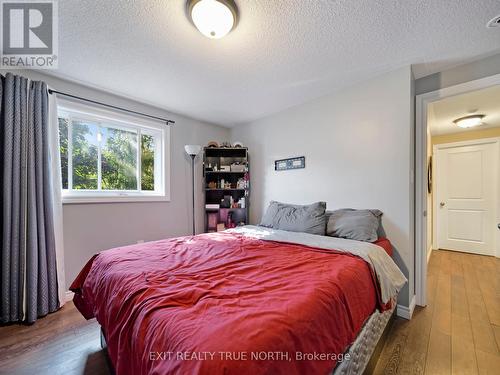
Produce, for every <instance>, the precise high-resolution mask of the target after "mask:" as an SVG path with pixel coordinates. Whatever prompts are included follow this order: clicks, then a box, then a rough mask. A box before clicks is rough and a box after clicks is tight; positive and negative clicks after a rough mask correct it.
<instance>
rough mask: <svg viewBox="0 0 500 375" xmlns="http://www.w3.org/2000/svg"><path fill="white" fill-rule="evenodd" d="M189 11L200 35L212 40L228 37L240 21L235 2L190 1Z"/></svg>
mask: <svg viewBox="0 0 500 375" xmlns="http://www.w3.org/2000/svg"><path fill="white" fill-rule="evenodd" d="M187 11H188V16H189V17H190V18H191V21H193V24H194V25H195V26H196V28H197V29H198V30H199V31H200V33H202V34H203V35H205V36H206V37H208V38H211V39H219V38H222V37H223V36H225V35H227V33H229V32H230V31H231V30H232V29H233V28H234V27H235V25H236V22H237V21H238V8H237V7H236V4H235V2H234V0H188V2H187Z"/></svg>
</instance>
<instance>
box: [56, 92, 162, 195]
mask: <svg viewBox="0 0 500 375" xmlns="http://www.w3.org/2000/svg"><path fill="white" fill-rule="evenodd" d="M58 120H59V145H60V156H61V176H62V188H63V202H64V203H82V202H110V201H111V202H114V201H136V200H168V199H169V194H168V192H169V189H168V181H169V179H168V169H167V168H168V158H167V156H168V155H167V150H166V146H167V145H168V135H169V134H168V133H169V128H168V126H165V124H163V123H157V122H154V121H149V120H144V119H142V118H138V117H135V116H128V115H124V114H123V113H121V112H118V111H108V110H103V109H101V108H97V107H92V106H87V105H82V104H79V103H73V102H66V101H62V100H60V102H59V107H58Z"/></svg>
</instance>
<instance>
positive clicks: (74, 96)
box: [49, 89, 175, 125]
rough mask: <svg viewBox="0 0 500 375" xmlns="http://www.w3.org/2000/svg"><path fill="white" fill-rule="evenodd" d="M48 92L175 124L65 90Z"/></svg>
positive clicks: (50, 90)
mask: <svg viewBox="0 0 500 375" xmlns="http://www.w3.org/2000/svg"><path fill="white" fill-rule="evenodd" d="M49 94H58V95H63V96H67V97H69V98H73V99H78V100H82V101H84V102H89V103H93V104H97V105H101V106H103V107H108V108H113V109H117V110H119V111H123V112H128V113H133V114H136V115H139V116H144V117H149V118H152V119H155V120H160V121H165V122H166V123H167V125H170V124H175V121H173V120H168V119H166V118H163V117H157V116H153V115H148V114H147V113H142V112H137V111H132V110H130V109H126V108H122V107H118V106H115V105H111V104H106V103H102V102H98V101H96V100H91V99H86V98H82V97H81V96H76V95H71V94H67V93H65V92H61V91H56V90H52V89H49Z"/></svg>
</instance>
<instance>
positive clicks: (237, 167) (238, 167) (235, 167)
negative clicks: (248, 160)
mask: <svg viewBox="0 0 500 375" xmlns="http://www.w3.org/2000/svg"><path fill="white" fill-rule="evenodd" d="M229 168H230V171H231V172H246V170H247V167H246V165H245V164H240V163H238V162H236V163H232V164H231V165H230V167H229Z"/></svg>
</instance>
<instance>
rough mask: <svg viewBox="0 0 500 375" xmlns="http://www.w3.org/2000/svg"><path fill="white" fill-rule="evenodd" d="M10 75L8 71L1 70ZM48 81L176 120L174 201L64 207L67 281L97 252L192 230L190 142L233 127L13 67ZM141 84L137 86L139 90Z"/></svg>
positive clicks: (224, 135)
mask: <svg viewBox="0 0 500 375" xmlns="http://www.w3.org/2000/svg"><path fill="white" fill-rule="evenodd" d="M0 72H1V73H2V74H5V73H6V71H0ZM13 73H14V74H21V75H23V76H25V77H29V78H32V79H39V80H43V81H45V82H47V83H48V84H49V86H51V88H53V89H56V90H59V91H63V92H67V93H70V94H73V95H78V96H82V97H86V98H90V99H93V100H98V101H102V102H104V103H109V104H113V105H117V106H121V107H125V108H129V109H133V110H136V111H141V112H145V113H150V114H153V115H157V116H161V117H166V118H168V119H172V120H174V121H176V123H175V125H173V126H172V128H171V133H170V134H171V151H170V152H171V169H172V170H171V191H170V196H171V201H170V202H144V203H109V204H107V203H99V204H65V205H64V208H63V215H64V217H63V220H64V247H65V259H64V260H65V271H66V283H67V285H69V284H70V283H71V282H72V281H73V279H74V278H75V276H76V275H77V274H78V272H79V271H80V269H81V268H82V267H83V266H84V265H85V263H86V262H87V260H88V259H89V258H90V257H91V256H92V255H93V254H95V253H96V252H98V251H100V250H104V249H108V248H112V247H116V246H121V245H127V244H132V243H135V242H136V241H137V240H145V241H148V240H156V239H162V238H167V237H175V236H182V235H187V234H190V233H191V217H192V214H191V164H190V160H191V159H190V158H189V157H188V156H187V155H186V154H185V152H184V145H185V144H201V145H204V144H206V143H207V142H208V141H210V140H218V141H224V140H228V139H229V135H230V134H229V130H228V129H227V128H223V127H220V126H215V125H211V124H207V123H203V122H200V121H197V120H193V119H190V118H187V117H184V116H179V115H176V114H173V113H170V112H167V111H165V110H162V109H158V108H155V107H151V106H148V105H145V104H141V103H138V102H136V101H132V100H128V99H126V98H123V97H119V96H116V95H112V94H109V93H105V92H103V91H99V90H96V89H93V88H89V87H86V86H83V85H80V84H76V83H73V82H69V81H66V80H61V79H58V78H55V77H53V76H48V75H44V74H41V73H39V72H35V71H14V72H13ZM141 89H142V88H141V87H138V92H139V93H140V90H141ZM196 173H197V177H198V180H197V181H196V189H197V190H196V198H197V207H198V211H197V217H196V219H197V230H198V232H201V231H203V226H204V221H203V220H204V217H203V210H202V206H203V195H202V194H203V190H202V186H201V181H200V178H201V175H202V170H201V160H200V158H198V161H197V171H196Z"/></svg>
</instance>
